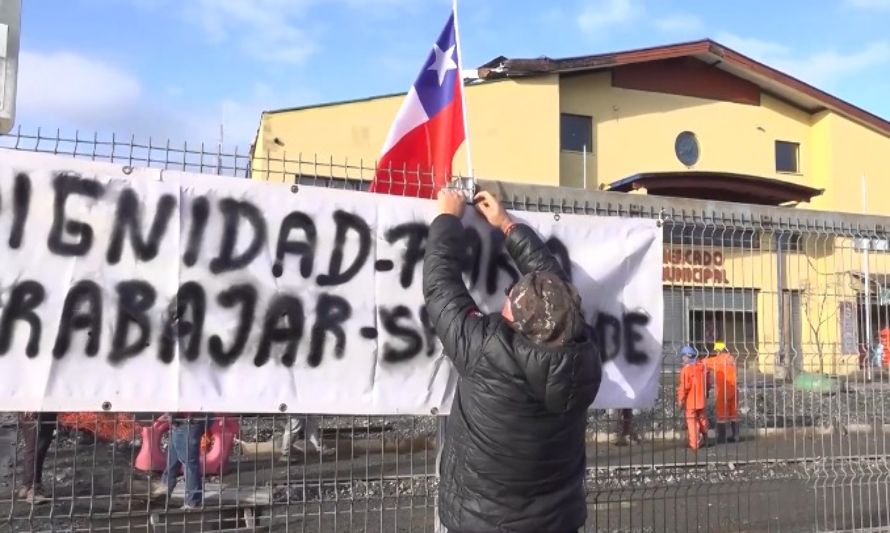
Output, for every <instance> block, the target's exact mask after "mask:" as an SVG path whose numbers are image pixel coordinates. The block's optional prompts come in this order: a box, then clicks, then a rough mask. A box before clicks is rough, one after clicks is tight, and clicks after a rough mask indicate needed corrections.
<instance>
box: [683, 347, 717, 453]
mask: <svg viewBox="0 0 890 533" xmlns="http://www.w3.org/2000/svg"><path fill="white" fill-rule="evenodd" d="M680 356H681V357H682V359H683V369H682V370H681V371H680V382H679V383H678V385H677V405H678V406H679V407H680V408H681V409H685V410H686V430H687V431H688V432H689V447H690V448H692V449H693V450H698V449H699V448H700V447H701V446H703V445H705V444H706V443H707V440H708V417H707V416H706V415H705V407H706V405H707V398H708V389H710V388H711V375H710V372H708V368H707V367H706V366H705V365H704V363H702V362H701V361H699V360H698V354H697V353H696V351H695V350H694V349H693V348H692V347H691V346H685V347H684V348H683V349H682V350H681V351H680Z"/></svg>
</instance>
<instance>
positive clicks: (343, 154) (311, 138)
mask: <svg viewBox="0 0 890 533" xmlns="http://www.w3.org/2000/svg"><path fill="white" fill-rule="evenodd" d="M558 81H559V80H558V77H556V76H544V77H537V78H524V79H521V80H501V81H497V82H491V83H482V84H477V85H471V86H468V87H467V92H466V100H467V115H468V121H469V124H470V139H471V142H472V146H471V149H472V155H473V167H474V169H473V170H474V172H475V174H476V175H477V176H481V177H485V178H487V179H501V180H509V181H512V182H520V183H536V184H542V185H557V184H558V182H557V179H558V165H559V163H558V154H559V85H558ZM403 99H404V96H402V95H398V96H389V97H382V98H373V99H368V100H364V101H359V102H350V103H343V104H334V105H328V106H321V107H313V108H306V109H299V110H294V111H281V112H274V113H265V114H263V117H262V120H261V124H260V129H259V133H258V137H257V141H256V148H255V152H254V153H255V158H254V163H253V168H254V173H253V175H254V178H255V179H262V180H271V181H282V180H285V179H286V180H287V181H289V180H291V179H293V177H292V174H293V173H295V172H298V171H300V172H302V173H304V174H311V173H312V172H313V171H314V170H316V169H318V170H319V173H321V174H323V175H333V176H335V177H344V175H345V174H346V171H345V170H344V169H343V168H340V167H339V166H337V165H342V164H343V163H344V162H345V161H347V160H348V162H349V163H350V164H351V165H355V166H358V165H359V163H360V162H363V164H364V165H365V166H366V167H368V168H373V166H374V161H375V160H376V158H377V157H379V155H380V150H381V149H382V148H383V143H384V141H385V139H386V135H387V133H388V132H389V128H390V125H391V124H392V122H393V119H394V118H395V116H396V112H397V111H398V109H399V106H400V105H401V104H402V101H403ZM276 138H278V139H279V141H280V142H281V143H283V146H281V145H279V144H277V143H275V142H274V139H276ZM465 150H466V143H464V146H462V147H461V149H460V150H459V151H458V153H457V154H456V155H455V158H454V173H455V174H461V175H467V173H468V169H467V164H466V152H465ZM316 154H317V155H318V158H319V160H320V161H321V164H320V165H315V164H314V163H312V164H304V165H302V166H301V168H300V169H298V168H297V165H296V164H294V163H284V162H283V160H285V159H286V160H289V161H293V160H296V159H297V158H298V157H302V159H304V160H307V159H308V160H309V161H310V162H311V161H312V160H313V158H314V157H315V156H316ZM331 158H333V161H334V162H335V166H333V167H331V165H329V164H328V162H329V161H330V160H331ZM266 159H268V162H267V161H266ZM370 174H371V173H370V172H367V171H366V172H365V175H364V177H365V178H370V177H371V175H370ZM286 176H288V177H286ZM349 177H353V178H355V177H359V172H358V170H357V169H354V170H352V171H351V172H350V173H349Z"/></svg>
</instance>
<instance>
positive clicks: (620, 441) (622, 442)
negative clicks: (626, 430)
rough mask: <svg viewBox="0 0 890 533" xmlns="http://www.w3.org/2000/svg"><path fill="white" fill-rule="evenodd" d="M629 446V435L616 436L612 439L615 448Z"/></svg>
mask: <svg viewBox="0 0 890 533" xmlns="http://www.w3.org/2000/svg"><path fill="white" fill-rule="evenodd" d="M628 444H629V443H628V441H627V435H616V436H615V437H614V438H613V439H612V445H613V446H627V445H628Z"/></svg>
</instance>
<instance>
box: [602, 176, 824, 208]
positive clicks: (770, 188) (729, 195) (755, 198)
mask: <svg viewBox="0 0 890 533" xmlns="http://www.w3.org/2000/svg"><path fill="white" fill-rule="evenodd" d="M635 189H646V191H647V193H648V194H653V195H655V196H676V197H681V198H698V199H702V200H725V201H730V202H740V203H746V204H759V205H782V204H785V203H789V202H809V201H810V200H811V199H812V198H813V197H815V196H819V195H820V194H822V193H823V192H824V191H823V190H822V189H814V188H812V187H807V186H806V185H799V184H797V183H791V182H787V181H783V180H777V179H772V178H764V177H761V176H751V175H748V174H736V173H733V172H710V171H694V170H683V171H678V172H645V173H640V174H634V175H633V176H629V177H627V178H624V179H620V180H618V181H615V182H612V183H611V184H610V185H609V190H610V191H617V192H629V191H632V190H635Z"/></svg>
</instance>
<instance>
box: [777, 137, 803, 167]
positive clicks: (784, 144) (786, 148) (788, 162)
mask: <svg viewBox="0 0 890 533" xmlns="http://www.w3.org/2000/svg"><path fill="white" fill-rule="evenodd" d="M799 155H800V143H793V142H788V141H776V172H789V173H793V174H797V173H798V172H800V165H799V164H798V163H799Z"/></svg>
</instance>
